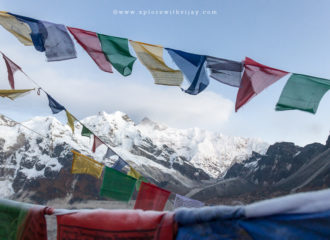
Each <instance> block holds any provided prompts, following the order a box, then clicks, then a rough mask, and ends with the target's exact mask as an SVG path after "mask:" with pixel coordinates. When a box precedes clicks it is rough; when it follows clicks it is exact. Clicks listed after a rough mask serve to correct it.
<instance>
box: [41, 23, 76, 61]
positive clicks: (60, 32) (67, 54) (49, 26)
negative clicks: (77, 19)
mask: <svg viewBox="0 0 330 240" xmlns="http://www.w3.org/2000/svg"><path fill="white" fill-rule="evenodd" d="M41 22H42V24H43V25H44V27H45V29H46V32H47V35H46V36H45V37H44V41H45V42H44V47H45V54H46V57H47V61H49V62H51V61H61V60H67V59H72V58H76V57H77V53H76V49H75V47H74V44H73V41H72V39H71V37H70V35H69V33H68V31H67V30H66V27H65V26H64V25H63V24H55V23H50V22H46V21H41Z"/></svg>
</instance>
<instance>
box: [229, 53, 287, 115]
mask: <svg viewBox="0 0 330 240" xmlns="http://www.w3.org/2000/svg"><path fill="white" fill-rule="evenodd" d="M244 66H245V70H244V73H243V77H242V82H241V86H240V88H239V90H238V92H237V97H236V106H235V111H236V112H237V110H238V109H239V108H240V107H242V106H243V105H244V104H245V103H247V102H248V101H249V100H250V99H251V98H253V97H254V96H256V95H257V94H259V93H260V92H262V91H263V90H264V89H265V88H267V87H268V86H270V85H272V84H273V83H274V82H276V81H277V80H279V79H280V78H282V77H284V76H285V75H287V74H288V72H285V71H282V70H279V69H275V68H271V67H268V66H265V65H262V64H260V63H257V62H256V61H254V60H252V59H251V58H248V57H246V58H245V62H244Z"/></svg>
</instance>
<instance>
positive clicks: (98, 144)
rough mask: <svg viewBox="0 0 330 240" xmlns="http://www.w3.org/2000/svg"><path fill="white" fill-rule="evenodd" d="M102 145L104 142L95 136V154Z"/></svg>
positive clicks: (93, 148)
mask: <svg viewBox="0 0 330 240" xmlns="http://www.w3.org/2000/svg"><path fill="white" fill-rule="evenodd" d="M102 144H103V142H102V141H101V140H100V139H99V138H98V137H97V136H95V135H94V143H93V147H92V151H93V153H95V151H96V148H98V147H99V146H100V145H102Z"/></svg>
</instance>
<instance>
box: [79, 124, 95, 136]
mask: <svg viewBox="0 0 330 240" xmlns="http://www.w3.org/2000/svg"><path fill="white" fill-rule="evenodd" d="M92 134H93V133H92V132H91V131H90V130H89V129H88V128H87V127H85V126H84V125H83V128H82V130H81V136H85V137H90V136H91V135H92Z"/></svg>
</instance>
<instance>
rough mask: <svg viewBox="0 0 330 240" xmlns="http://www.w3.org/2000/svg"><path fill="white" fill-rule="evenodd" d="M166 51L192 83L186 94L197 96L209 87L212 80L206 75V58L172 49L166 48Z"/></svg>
mask: <svg viewBox="0 0 330 240" xmlns="http://www.w3.org/2000/svg"><path fill="white" fill-rule="evenodd" d="M166 50H167V51H168V53H169V55H170V56H171V58H172V60H173V61H174V62H175V64H176V65H177V66H178V67H179V69H180V70H181V71H182V72H183V74H184V75H185V76H186V78H187V79H188V81H189V82H190V86H189V88H188V89H187V90H184V92H186V93H188V94H191V95H197V94H198V93H200V92H202V91H203V90H204V89H205V88H206V87H207V86H208V85H209V82H210V80H209V78H208V77H207V75H206V70H205V66H204V65H205V64H204V63H205V60H206V57H205V56H202V55H197V54H192V53H187V52H183V51H180V50H174V49H170V48H166Z"/></svg>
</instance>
